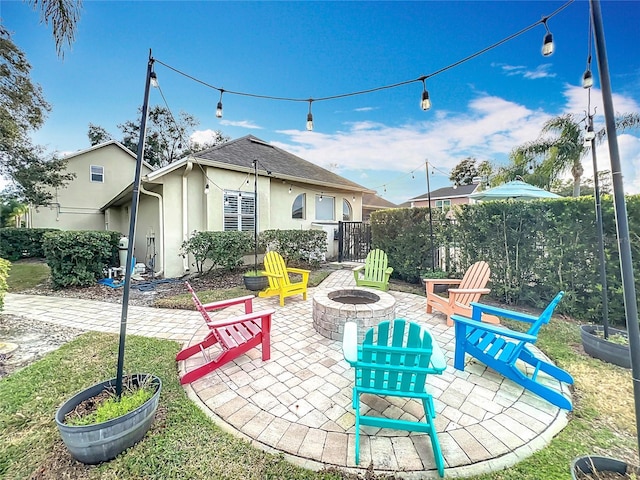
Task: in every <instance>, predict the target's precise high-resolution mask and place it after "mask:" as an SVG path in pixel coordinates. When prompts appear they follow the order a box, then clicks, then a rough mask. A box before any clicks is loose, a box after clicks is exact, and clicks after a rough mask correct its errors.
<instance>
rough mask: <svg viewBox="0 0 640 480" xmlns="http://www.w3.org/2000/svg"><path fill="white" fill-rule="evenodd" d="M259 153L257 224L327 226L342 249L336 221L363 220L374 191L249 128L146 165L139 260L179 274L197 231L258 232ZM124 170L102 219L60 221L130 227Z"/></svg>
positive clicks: (79, 189) (333, 250) (78, 187)
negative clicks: (186, 245) (184, 248)
mask: <svg viewBox="0 0 640 480" xmlns="http://www.w3.org/2000/svg"><path fill="white" fill-rule="evenodd" d="M115 143H117V142H115ZM103 145H104V144H103ZM95 148H96V149H99V148H98V147H95ZM79 156H80V155H79V154H75V155H74V156H73V157H72V158H70V162H69V164H68V169H70V170H72V169H73V168H75V165H74V164H75V163H76V162H75V161H74V159H77V158H78V157H79ZM130 158H132V156H131V155H129V156H127V158H126V162H125V161H124V160H123V159H121V162H122V163H123V165H124V164H125V163H126V164H127V165H128V164H129V163H131V164H132V165H134V166H135V158H133V160H134V161H133V162H131V161H130ZM254 160H256V161H257V164H256V165H257V182H255V183H256V185H255V186H257V211H258V215H257V218H258V231H262V230H268V229H312V228H315V229H322V230H324V231H325V232H326V233H327V237H328V243H329V248H328V251H327V252H326V254H327V257H329V258H331V257H335V256H337V241H335V240H334V236H333V234H334V231H335V230H336V229H337V226H338V221H339V220H354V221H359V220H362V196H363V194H366V193H373V191H371V190H369V189H367V188H365V187H363V186H361V185H358V184H356V183H354V182H351V181H349V180H347V179H345V178H343V177H341V176H339V175H337V174H335V173H333V172H330V171H328V170H326V169H324V168H321V167H319V166H317V165H315V164H313V163H311V162H308V161H306V160H303V159H302V158H300V157H297V156H295V155H293V154H291V153H289V152H287V151H285V150H283V149H280V148H278V147H275V146H273V145H270V144H269V143H267V142H265V141H263V140H260V139H259V138H256V137H254V136H252V135H247V136H245V137H242V138H239V139H236V140H232V141H229V142H227V143H223V144H221V145H218V146H216V147H213V148H210V149H208V150H204V151H202V152H199V153H197V154H195V155H193V156H189V157H185V158H182V159H180V160H177V161H175V162H173V163H171V164H169V165H167V166H165V167H162V168H159V169H157V170H151V169H150V168H148V169H147V168H146V167H145V171H144V172H143V178H142V182H141V189H140V202H139V206H138V217H137V218H138V220H137V227H136V238H135V240H134V255H135V256H136V258H137V260H138V261H142V262H144V263H147V264H149V263H153V268H154V270H155V271H156V272H157V273H159V274H163V275H164V276H165V277H178V276H181V275H183V274H185V273H187V272H189V270H190V267H191V263H192V259H189V258H183V257H182V256H180V247H181V245H182V242H183V241H184V240H186V239H188V238H189V236H190V235H191V234H192V232H194V231H225V230H244V231H251V232H253V229H254V223H253V222H254V213H253V212H254V210H253V209H254V207H255V206H256V198H255V190H256V189H255V186H254V180H255V177H254ZM88 163H90V162H88ZM85 164H87V161H86V160H84V161H83V165H85ZM82 168H84V166H83V167H82ZM121 175H122V177H123V179H125V180H124V181H123V182H122V185H121V187H120V188H119V189H114V190H113V191H112V193H111V195H110V196H108V198H107V199H106V200H104V201H102V203H101V205H100V206H99V207H98V210H99V211H100V214H101V215H102V223H100V222H99V221H98V218H99V215H98V214H97V213H96V218H94V219H93V223H92V224H91V227H89V226H88V225H87V226H84V227H83V226H80V225H79V222H73V223H67V222H66V216H65V217H64V218H63V217H62V216H60V217H59V220H58V222H57V225H56V227H57V228H62V229H79V228H91V229H96V230H105V229H108V230H115V231H119V232H121V233H123V234H126V233H127V231H128V219H129V209H130V203H131V195H132V191H133V183H132V180H133V170H128V169H126V172H125V169H122V173H121ZM76 180H77V179H76ZM89 186H90V185H89ZM87 188H88V185H87V184H86V183H85V184H79V183H78V184H76V182H75V181H74V182H71V184H70V185H69V186H68V187H67V189H66V190H71V191H74V193H73V194H70V193H69V195H70V196H73V197H74V198H77V197H81V196H82V194H83V193H84V195H87ZM101 198H102V197H101ZM44 208H46V207H44ZM41 210H42V208H41ZM33 220H34V221H33V226H34V227H40V226H44V225H42V224H39V223H38V221H37V220H36V218H35V217H34V219H33ZM98 223H100V225H98Z"/></svg>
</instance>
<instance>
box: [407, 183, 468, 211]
mask: <svg viewBox="0 0 640 480" xmlns="http://www.w3.org/2000/svg"><path fill="white" fill-rule="evenodd" d="M479 185H480V184H479V183H472V184H470V185H459V186H457V187H453V186H451V187H443V188H438V189H437V190H433V191H432V192H431V195H429V193H428V192H427V193H424V194H422V195H418V196H417V197H414V198H410V199H409V200H408V201H407V202H405V203H403V204H402V205H401V206H403V207H427V206H429V197H431V208H434V209H435V208H439V209H441V210H442V211H446V210H448V209H449V208H451V207H453V206H454V205H467V204H469V203H475V200H473V199H471V198H470V197H469V195H471V194H472V193H474V192H475V191H477V190H478V187H479Z"/></svg>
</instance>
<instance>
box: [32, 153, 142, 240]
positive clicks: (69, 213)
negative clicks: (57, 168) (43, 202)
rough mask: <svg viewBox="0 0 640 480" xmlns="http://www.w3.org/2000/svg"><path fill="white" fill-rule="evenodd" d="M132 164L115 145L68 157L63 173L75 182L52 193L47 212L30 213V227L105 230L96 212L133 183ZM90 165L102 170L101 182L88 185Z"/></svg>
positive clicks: (100, 213)
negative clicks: (71, 175) (67, 173)
mask: <svg viewBox="0 0 640 480" xmlns="http://www.w3.org/2000/svg"><path fill="white" fill-rule="evenodd" d="M135 164H136V162H135V159H134V158H133V157H132V156H131V155H129V154H128V153H127V152H125V151H123V150H122V148H120V147H119V146H117V145H115V144H109V145H106V146H104V147H102V148H96V149H95V150H90V151H88V152H85V153H83V154H80V155H78V156H75V157H71V158H70V159H69V160H68V163H67V168H66V171H67V172H70V173H75V174H76V178H75V179H74V180H72V181H70V182H69V183H68V184H67V186H66V187H64V188H60V189H57V190H56V192H55V194H54V200H53V204H52V205H51V208H49V207H38V209H37V210H34V211H33V214H32V220H31V221H32V226H33V227H35V228H59V229H61V230H105V218H104V214H103V213H102V212H101V211H100V208H101V207H102V206H103V205H104V204H106V203H107V202H108V201H109V200H111V199H112V198H113V197H114V196H115V195H117V194H118V193H120V192H121V191H122V190H123V189H124V188H125V187H126V186H127V185H129V184H130V183H131V182H132V181H133V176H134V172H135V166H136V165H135ZM92 165H96V166H102V167H103V171H104V177H103V178H104V181H103V182H92V181H91V170H90V168H91V166H92ZM145 169H146V167H145ZM146 171H147V172H148V169H146Z"/></svg>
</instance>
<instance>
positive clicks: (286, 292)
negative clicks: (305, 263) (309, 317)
mask: <svg viewBox="0 0 640 480" xmlns="http://www.w3.org/2000/svg"><path fill="white" fill-rule="evenodd" d="M264 271H265V273H266V274H267V277H269V286H268V287H267V288H266V289H264V290H263V291H261V292H260V293H258V296H259V297H271V296H274V295H279V296H280V306H281V307H284V298H285V297H290V296H291V295H297V294H298V293H301V294H302V299H303V300H306V299H307V283H309V270H303V269H301V268H287V266H286V265H285V263H284V259H283V258H282V256H281V255H280V254H279V253H278V252H267V253H266V255H265V256H264ZM290 273H297V274H299V275H302V280H301V281H300V282H295V283H292V282H291V279H290V278H289V274H290Z"/></svg>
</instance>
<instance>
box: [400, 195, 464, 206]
mask: <svg viewBox="0 0 640 480" xmlns="http://www.w3.org/2000/svg"><path fill="white" fill-rule="evenodd" d="M436 200H451V206H452V207H453V206H454V205H468V204H469V203H472V202H471V199H470V198H469V197H457V198H431V205H432V207H433V208H435V207H436ZM412 206H413V207H416V208H417V207H427V206H429V202H428V201H427V200H416V201H414V202H412Z"/></svg>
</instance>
